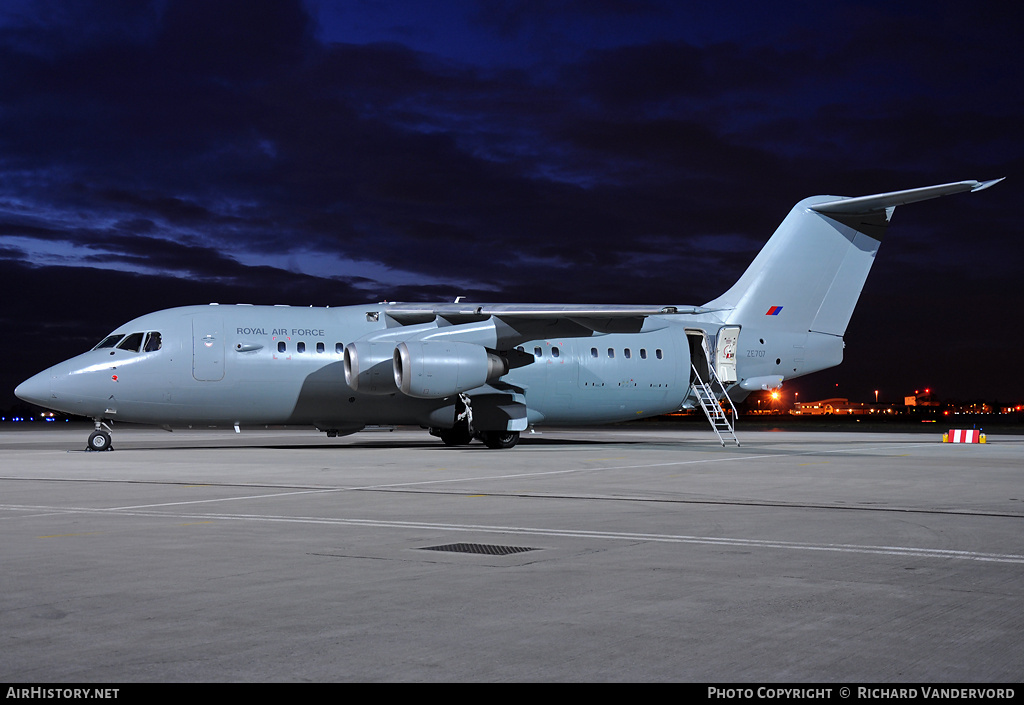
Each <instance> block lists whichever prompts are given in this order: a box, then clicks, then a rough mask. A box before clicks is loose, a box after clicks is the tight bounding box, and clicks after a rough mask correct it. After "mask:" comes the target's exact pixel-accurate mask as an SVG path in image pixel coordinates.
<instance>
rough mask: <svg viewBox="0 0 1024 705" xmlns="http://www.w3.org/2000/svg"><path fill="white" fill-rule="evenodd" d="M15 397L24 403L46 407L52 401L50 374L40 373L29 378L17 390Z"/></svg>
mask: <svg viewBox="0 0 1024 705" xmlns="http://www.w3.org/2000/svg"><path fill="white" fill-rule="evenodd" d="M14 395H15V396H16V397H18V398H19V399H21V400H22V401H27V402H29V403H31V404H38V405H39V406H46V405H47V402H49V401H50V373H49V372H40V373H39V374H37V375H36V376H34V377H29V378H28V379H26V380H25V381H24V382H22V383H21V384H19V385H18V386H17V387H16V388H15V390H14Z"/></svg>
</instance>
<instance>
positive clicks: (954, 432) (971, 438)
mask: <svg viewBox="0 0 1024 705" xmlns="http://www.w3.org/2000/svg"><path fill="white" fill-rule="evenodd" d="M981 439H982V436H981V431H978V430H976V429H967V428H951V429H949V433H947V434H946V438H943V439H942V440H944V441H946V442H947V443H981V442H982V440H981Z"/></svg>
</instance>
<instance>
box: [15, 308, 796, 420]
mask: <svg viewBox="0 0 1024 705" xmlns="http://www.w3.org/2000/svg"><path fill="white" fill-rule="evenodd" d="M389 306H390V304H370V305H365V306H346V307H339V308H298V307H287V306H247V305H219V306H218V305H210V306H188V307H182V308H175V309H168V310H165V311H159V312H156V313H152V314H148V315H145V316H142V317H140V318H137V319H135V320H133V321H130V322H128V323H126V324H125V325H123V326H120V327H118V328H117V329H116V331H114V332H115V333H117V334H124V335H125V336H131V335H132V334H135V333H152V332H158V333H159V337H160V347H159V349H157V350H152V351H149V352H147V351H145V350H138V351H134V350H130V349H127V350H126V349H122V348H117V347H113V348H97V349H93V350H91V351H89V352H86V353H83V354H81V355H78V356H76V357H74V358H71V359H69V360H67V361H65V362H62V363H60V364H58V365H55V366H54V367H52V368H50V369H48V370H45V371H44V372H41V373H39V374H38V375H36V376H35V377H33V378H31V379H30V380H27V381H26V382H25V383H24V384H22V385H21V386H20V387H19V389H18V394H19V396H21V397H22V398H30V399H31V400H32V401H33V402H35V403H37V404H40V405H42V406H45V407H47V408H51V409H56V410H59V411H63V412H67V413H71V414H77V415H81V416H86V417H91V418H96V419H111V420H122V421H131V422H139V423H152V424H162V425H168V426H181V425H233V424H240V425H254V424H301V425H314V426H317V427H318V428H321V429H325V430H326V429H334V430H339V431H342V432H349V431H355V430H358V429H359V428H362V427H363V426H365V425H369V424H417V425H422V426H428V427H437V428H449V427H451V426H452V424H453V423H454V419H455V401H454V398H453V397H454V396H455V395H450V396H447V397H444V398H426V399H424V398H414V397H410V396H406V395H404V394H402V392H401V391H400V390H399V389H398V388H388V389H384V390H381V389H375V390H373V391H372V392H369V393H368V392H363V391H355V390H353V389H352V388H351V387H350V386H349V385H348V383H347V382H346V378H345V370H344V348H345V346H346V345H347V344H348V343H350V342H353V341H358V340H360V339H364V338H374V337H375V336H376V337H380V336H381V335H382V334H386V333H388V330H389V327H393V329H394V331H395V335H396V336H400V335H402V332H403V331H405V330H411V329H412V327H399V326H395V325H394V323H393V322H392V321H391V320H390V319H389V317H388V315H387V311H388V308H389ZM698 323H699V322H698V321H696V320H695V318H694V317H693V316H686V317H685V320H684V317H681V316H665V317H659V316H652V317H648V318H646V319H644V321H643V326H642V328H641V329H640V331H639V332H637V333H612V334H600V333H594V334H593V335H591V336H590V337H565V338H560V337H552V338H539V339H535V340H529V341H523V342H522V343H521V344H518V345H516V346H515V347H514V348H513V349H512V354H513V355H518V359H519V360H520V362H519V363H517V364H519V365H521V366H517V367H515V368H514V369H510V370H509V371H508V372H507V373H506V374H504V375H502V376H501V377H500V379H498V380H494V381H491V382H489V383H488V384H487V385H486V386H484V387H481V388H480V389H476V390H473V391H472V392H470V393H471V394H474V393H478V392H481V391H483V392H486V391H497V392H504V393H511V394H515V395H518V396H517V398H520V399H522V401H523V402H524V403H525V406H526V409H527V421H528V423H530V424H543V423H557V424H595V423H607V422H615V421H622V420H628V419H634V418H640V417H644V416H653V415H659V414H664V413H668V412H671V411H674V410H677V409H679V408H680V407H681V406H682V405H683V403H684V401H685V399H686V397H687V394H688V391H689V388H690V382H691V358H690V347H689V343H688V339H687V334H686V330H687V329H689V330H690V331H691V334H692V332H693V330H694V326H697V325H698ZM426 327H427V328H428V329H429V328H430V326H429V325H428V326H426ZM701 327H702V328H705V329H709V330H708V332H709V333H710V336H711V337H710V340H711V343H712V346H713V343H714V335H715V332H716V331H717V329H718V328H719V327H720V324H716V323H714V322H713V321H707V322H706V323H705V324H703V325H702V326H701ZM417 328H423V326H418V327H417ZM441 330H444V329H443V327H442V328H441ZM754 335H756V334H754ZM743 337H750V338H751V341H752V342H753V347H751V348H750V350H745V349H743V350H740V351H739V354H740V355H742V356H745V359H746V362H745V361H744V359H743V358H741V360H740V363H741V366H743V367H744V368H745V369H744V372H743V374H744V375H746V376H757V375H758V374H759V370H760V368H762V367H763V368H764V373H765V374H769V373H771V372H772V371H773V370H774V369H775V368H777V367H778V366H777V365H775V364H774V363H775V360H774V358H775V357H776V355H775V353H774V352H766V351H765V350H764V349H763V348H764V346H763V345H759V344H758V343H757V342H756V340H755V339H753V338H752V337H751V336H747V335H746V334H744V336H743ZM780 340H781V338H780ZM748 347H750V346H748ZM782 347H786V346H785V345H783V346H782ZM788 347H789V349H790V350H792V349H793V347H792V345H789V346H788ZM505 352H508V351H505ZM522 360H529V361H528V362H527V363H526V364H522ZM787 362H790V360H787ZM769 363H771V364H769ZM755 368H757V369H755ZM805 371H810V370H804V371H801V372H805ZM792 374H793V373H791V375H790V376H792Z"/></svg>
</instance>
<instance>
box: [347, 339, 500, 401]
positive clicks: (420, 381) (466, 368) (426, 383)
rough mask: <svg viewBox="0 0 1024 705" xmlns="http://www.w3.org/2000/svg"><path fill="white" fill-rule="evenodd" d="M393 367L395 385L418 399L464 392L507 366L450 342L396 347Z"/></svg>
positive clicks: (465, 345)
mask: <svg viewBox="0 0 1024 705" xmlns="http://www.w3.org/2000/svg"><path fill="white" fill-rule="evenodd" d="M345 352H346V360H347V359H348V349H347V348H346V351H345ZM393 365H394V383H395V385H396V386H397V387H398V388H399V389H401V390H402V392H403V393H404V394H407V395H409V396H411V397H418V398H420V399H441V398H444V397H448V396H451V395H453V394H459V393H461V392H467V391H469V390H470V389H476V388H477V387H479V386H481V385H483V384H485V383H487V382H489V381H490V380H493V379H497V378H498V377H501V376H502V375H503V374H506V373H507V372H508V363H507V362H506V361H505V360H504V359H503V358H501V357H499V356H498V355H495V354H494V353H492V352H489V351H488V350H487V348H485V347H483V346H481V345H474V344H473V343H460V342H454V341H409V342H404V343H399V344H398V346H397V347H396V348H395V352H394V355H393Z"/></svg>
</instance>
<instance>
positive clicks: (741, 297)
mask: <svg viewBox="0 0 1024 705" xmlns="http://www.w3.org/2000/svg"><path fill="white" fill-rule="evenodd" d="M1000 181H1002V179H995V180H992V181H982V182H979V181H960V182H956V183H951V184H942V185H939V186H928V187H925V188H917V189H910V190H908V191H894V192H890V193H881V194H876V195H874V196H861V197H859V198H842V197H836V196H812V197H811V198H806V199H804V200H802V201H800V202H799V203H798V204H796V206H794V207H793V210H791V211H790V212H789V215H788V216H786V219H785V220H783V221H782V224H781V225H780V226H779V228H778V230H776V231H775V234H774V235H772V237H771V239H770V240H768V243H767V244H766V245H765V246H764V248H763V249H762V250H761V252H760V253H758V255H757V257H755V258H754V261H753V262H752V263H751V264H750V266H749V267H748V268H747V270H746V271H745V272H744V273H743V275H742V276H741V277H740V278H739V280H738V281H737V282H736V284H734V285H733V286H732V288H731V289H729V290H728V291H727V292H725V293H724V294H722V295H721V296H720V297H718V298H717V299H715V300H714V301H711V302H709V303H707V304H706V306H707V307H708V308H715V309H727V310H729V312H728V313H724V319H725V322H726V323H729V324H739V325H751V324H756V325H757V326H758V327H760V326H761V325H763V324H764V325H772V326H775V325H777V326H779V327H781V328H782V329H784V330H788V331H793V332H800V333H807V332H809V331H810V332H815V333H824V334H827V335H833V336H840V337H841V336H842V335H843V334H844V333H845V332H846V326H847V325H848V324H849V322H850V316H851V315H853V309H854V307H855V306H856V305H857V299H858V298H860V292H861V289H862V288H863V287H864V282H865V280H866V279H867V276H868V272H869V271H870V269H871V265H872V263H873V262H874V259H875V253H876V252H877V251H878V246H879V244H880V243H881V239H882V235H883V234H884V233H885V229H886V226H888V224H889V219H890V218H891V217H892V213H893V211H894V210H895V208H896V206H901V205H904V204H907V203H914V202H916V201H924V200H928V199H931V198H938V197H940V196H948V195H950V194H954V193H962V192H964V191H981V190H982V189H986V188H988V187H989V186H992V185H994V184H996V183H998V182H1000Z"/></svg>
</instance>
